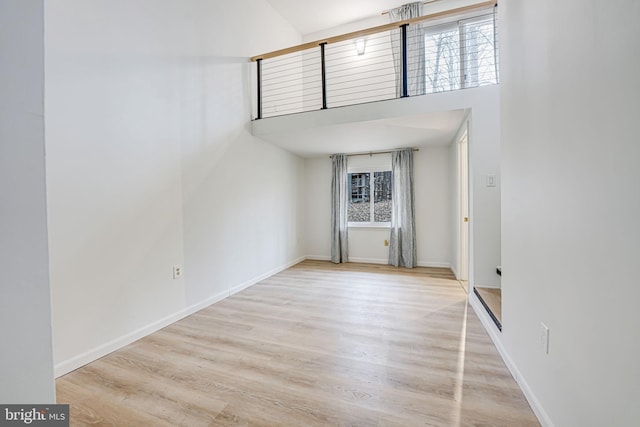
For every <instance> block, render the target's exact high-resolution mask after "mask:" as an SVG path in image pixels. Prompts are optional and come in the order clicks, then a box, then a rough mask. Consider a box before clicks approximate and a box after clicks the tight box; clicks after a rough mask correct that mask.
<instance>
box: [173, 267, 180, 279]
mask: <svg viewBox="0 0 640 427" xmlns="http://www.w3.org/2000/svg"><path fill="white" fill-rule="evenodd" d="M180 277H182V266H181V265H174V266H173V278H174V279H178V278H180Z"/></svg>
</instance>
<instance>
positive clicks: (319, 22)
mask: <svg viewBox="0 0 640 427" xmlns="http://www.w3.org/2000/svg"><path fill="white" fill-rule="evenodd" d="M267 1H268V2H269V3H270V4H271V6H273V7H274V9H276V10H277V11H278V12H279V13H280V14H281V15H282V16H283V17H284V18H285V19H286V20H288V21H289V22H290V23H291V24H292V25H293V26H294V27H296V29H297V30H298V31H300V33H301V34H303V35H305V34H310V33H314V32H316V31H320V30H325V29H327V28H333V27H337V26H339V25H344V24H348V23H351V22H354V21H359V20H362V19H367V18H371V17H374V16H378V15H380V13H381V12H382V11H384V10H389V9H393V8H395V7H398V6H400V5H402V4H404V3H408V1H403V0H267Z"/></svg>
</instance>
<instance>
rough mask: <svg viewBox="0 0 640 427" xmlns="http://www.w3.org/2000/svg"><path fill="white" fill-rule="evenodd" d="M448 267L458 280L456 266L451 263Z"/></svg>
mask: <svg viewBox="0 0 640 427" xmlns="http://www.w3.org/2000/svg"><path fill="white" fill-rule="evenodd" d="M449 268H450V269H451V271H452V272H453V275H454V276H456V280H460V278H459V276H458V272H457V271H456V267H455V266H453V265H450V266H449Z"/></svg>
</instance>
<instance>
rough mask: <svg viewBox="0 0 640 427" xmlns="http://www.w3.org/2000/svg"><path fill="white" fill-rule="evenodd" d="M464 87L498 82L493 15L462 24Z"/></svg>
mask: <svg viewBox="0 0 640 427" xmlns="http://www.w3.org/2000/svg"><path fill="white" fill-rule="evenodd" d="M462 28H463V36H464V46H465V59H464V60H465V67H466V80H465V86H466V87H476V86H482V85H488V84H495V83H497V82H498V79H497V69H496V64H497V63H496V51H495V32H494V28H493V17H487V18H483V19H481V20H474V21H473V22H470V23H468V24H464V25H463V26H462Z"/></svg>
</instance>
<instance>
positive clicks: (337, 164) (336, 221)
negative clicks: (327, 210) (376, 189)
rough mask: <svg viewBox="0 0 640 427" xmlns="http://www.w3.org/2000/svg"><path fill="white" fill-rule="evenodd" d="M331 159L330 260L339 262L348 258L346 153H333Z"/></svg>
mask: <svg viewBox="0 0 640 427" xmlns="http://www.w3.org/2000/svg"><path fill="white" fill-rule="evenodd" d="M331 161H332V165H333V166H332V172H333V173H332V176H331V261H333V262H335V263H341V262H347V261H348V260H349V254H348V252H349V251H348V247H349V244H348V238H347V237H348V236H347V235H348V227H347V226H348V221H349V220H348V216H347V209H348V204H349V199H348V197H349V194H348V191H349V185H348V182H347V178H348V174H347V155H346V154H334V155H333V156H331Z"/></svg>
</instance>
